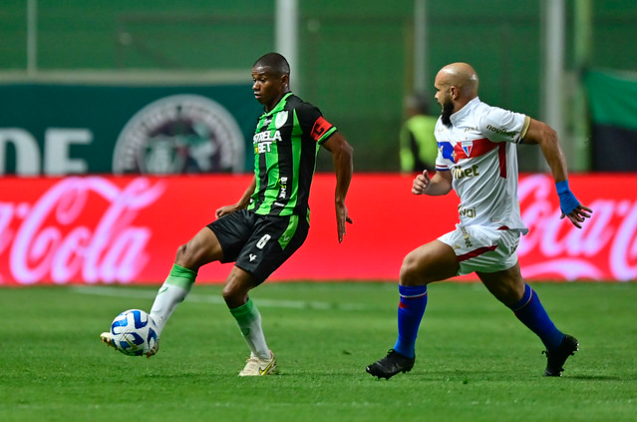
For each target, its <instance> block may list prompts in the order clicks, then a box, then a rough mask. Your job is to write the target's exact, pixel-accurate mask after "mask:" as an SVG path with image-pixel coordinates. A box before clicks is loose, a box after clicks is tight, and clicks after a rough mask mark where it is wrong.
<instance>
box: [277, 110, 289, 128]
mask: <svg viewBox="0 0 637 422" xmlns="http://www.w3.org/2000/svg"><path fill="white" fill-rule="evenodd" d="M287 121H288V112H287V111H281V112H280V113H277V115H276V118H275V119H274V125H275V126H276V128H277V129H281V126H283V125H284V124H285V122H287Z"/></svg>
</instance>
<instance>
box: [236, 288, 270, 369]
mask: <svg viewBox="0 0 637 422" xmlns="http://www.w3.org/2000/svg"><path fill="white" fill-rule="evenodd" d="M230 313H232V316H234V318H235V319H236V320H237V324H238V325H239V328H240V329H241V334H243V338H244V340H245V341H246V343H247V345H248V347H249V348H250V352H251V353H250V354H251V355H252V356H257V357H258V358H260V359H270V349H269V348H268V345H267V344H266V342H265V335H264V334H263V328H262V327H261V314H260V313H259V310H258V309H257V307H256V306H254V303H253V302H252V299H248V301H247V302H246V303H245V304H244V305H242V306H239V307H238V308H234V309H230Z"/></svg>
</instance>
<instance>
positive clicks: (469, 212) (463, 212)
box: [458, 208, 477, 218]
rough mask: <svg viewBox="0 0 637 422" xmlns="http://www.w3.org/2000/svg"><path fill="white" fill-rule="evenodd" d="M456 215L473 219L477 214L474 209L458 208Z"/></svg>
mask: <svg viewBox="0 0 637 422" xmlns="http://www.w3.org/2000/svg"><path fill="white" fill-rule="evenodd" d="M458 214H459V215H460V217H467V218H475V217H476V215H477V212H476V209H475V208H460V209H459V210H458Z"/></svg>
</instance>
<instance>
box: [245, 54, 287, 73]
mask: <svg viewBox="0 0 637 422" xmlns="http://www.w3.org/2000/svg"><path fill="white" fill-rule="evenodd" d="M253 67H267V68H270V69H271V70H272V71H273V72H274V73H276V74H279V75H290V65H289V64H288V61H287V60H285V57H283V56H282V55H280V54H279V53H268V54H264V55H263V56H261V57H259V58H258V59H257V61H256V62H254V66H253Z"/></svg>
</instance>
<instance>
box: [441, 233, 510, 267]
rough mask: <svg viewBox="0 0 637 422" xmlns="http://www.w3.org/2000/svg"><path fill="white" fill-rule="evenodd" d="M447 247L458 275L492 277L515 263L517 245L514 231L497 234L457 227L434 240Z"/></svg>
mask: <svg viewBox="0 0 637 422" xmlns="http://www.w3.org/2000/svg"><path fill="white" fill-rule="evenodd" d="M438 240H440V241H441V242H442V243H445V244H447V245H449V246H451V247H452V248H453V250H454V252H455V253H456V257H457V258H458V264H459V265H460V269H459V270H458V275H464V274H469V273H472V272H474V271H479V272H483V273H494V272H497V271H503V270H507V269H509V268H511V267H512V266H514V265H515V264H516V263H517V262H518V256H517V254H516V253H515V250H516V249H517V247H518V244H519V243H520V232H519V231H517V230H500V229H496V228H493V227H483V226H460V225H457V226H456V229H455V230H454V231H452V232H449V233H447V234H444V235H442V236H440V237H439V238H438Z"/></svg>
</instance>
